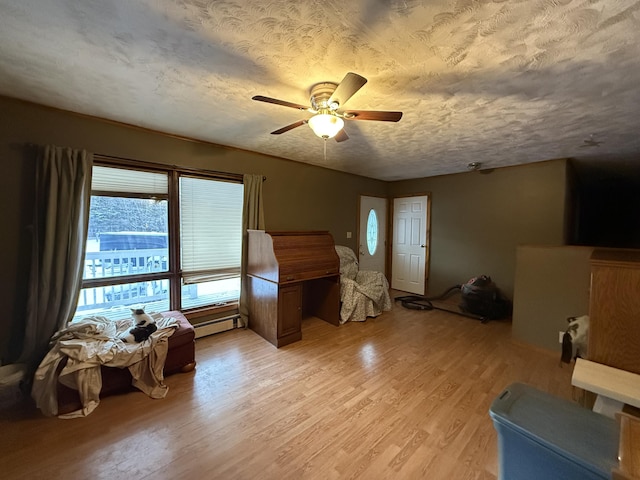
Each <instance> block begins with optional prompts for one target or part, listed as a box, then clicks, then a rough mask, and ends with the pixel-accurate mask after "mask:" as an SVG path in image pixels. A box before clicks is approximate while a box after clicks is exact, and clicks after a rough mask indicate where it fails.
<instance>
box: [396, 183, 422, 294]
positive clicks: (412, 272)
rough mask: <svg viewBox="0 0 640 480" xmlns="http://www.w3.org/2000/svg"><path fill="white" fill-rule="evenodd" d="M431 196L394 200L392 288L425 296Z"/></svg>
mask: <svg viewBox="0 0 640 480" xmlns="http://www.w3.org/2000/svg"><path fill="white" fill-rule="evenodd" d="M428 204H429V197H428V196H426V195H424V196H418V197H403V198H395V199H394V200H393V247H392V252H391V253H392V272H391V288H395V289H397V290H402V291H404V292H410V293H416V294H418V295H424V292H425V283H426V271H427V268H426V267H427V256H428V242H427V239H428V235H427V233H428V220H429V219H428V218H427V217H428V215H427V210H428Z"/></svg>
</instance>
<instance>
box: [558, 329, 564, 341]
mask: <svg viewBox="0 0 640 480" xmlns="http://www.w3.org/2000/svg"><path fill="white" fill-rule="evenodd" d="M562 337H564V332H563V331H562V330H560V331H559V332H558V343H562Z"/></svg>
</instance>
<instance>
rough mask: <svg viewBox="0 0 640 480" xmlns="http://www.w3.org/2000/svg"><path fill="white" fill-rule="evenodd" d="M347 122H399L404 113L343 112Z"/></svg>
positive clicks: (374, 111)
mask: <svg viewBox="0 0 640 480" xmlns="http://www.w3.org/2000/svg"><path fill="white" fill-rule="evenodd" d="M342 113H343V114H344V118H345V119H346V120H378V121H380V122H397V121H399V120H400V119H401V118H402V112H381V111H376V110H347V111H345V112H342Z"/></svg>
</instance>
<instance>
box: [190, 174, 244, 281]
mask: <svg viewBox="0 0 640 480" xmlns="http://www.w3.org/2000/svg"><path fill="white" fill-rule="evenodd" d="M243 194H244V185H242V184H241V183H232V182H223V181H217V180H208V179H201V178H192V177H185V176H183V177H180V234H181V238H180V249H181V252H180V254H181V264H182V276H183V281H184V283H186V284H189V283H200V282H205V281H211V280H220V279H224V278H232V277H238V276H239V275H240V259H241V252H242V203H243Z"/></svg>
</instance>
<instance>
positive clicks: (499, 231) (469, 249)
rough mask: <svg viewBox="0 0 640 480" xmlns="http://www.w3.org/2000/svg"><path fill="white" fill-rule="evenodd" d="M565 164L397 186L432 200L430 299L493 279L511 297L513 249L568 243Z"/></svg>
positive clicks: (399, 191)
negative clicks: (456, 287)
mask: <svg viewBox="0 0 640 480" xmlns="http://www.w3.org/2000/svg"><path fill="white" fill-rule="evenodd" d="M566 176H567V165H566V160H553V161H548V162H540V163H534V164H529V165H525V166H518V167H508V168H499V169H495V170H492V171H488V172H483V171H474V172H465V173H460V174H456V175H444V176H438V177H429V178H421V179H415V180H406V181H398V182H393V183H391V184H390V186H389V195H390V196H391V197H393V196H402V195H407V194H425V193H428V194H430V196H431V239H430V247H431V248H430V253H431V258H430V265H429V280H428V295H436V294H440V293H442V292H444V291H445V290H446V289H447V288H449V287H451V286H453V285H456V284H459V283H464V282H466V281H467V280H469V279H470V278H472V277H474V276H476V275H482V274H484V275H489V276H491V278H492V279H493V280H494V281H495V283H496V285H497V286H498V287H499V288H500V289H501V290H502V291H503V292H504V293H505V294H506V295H507V296H508V297H509V298H513V291H514V279H515V267H516V248H517V246H518V245H522V244H531V245H535V244H542V245H562V244H563V243H564V236H565V235H564V224H565V195H566V193H565V192H566Z"/></svg>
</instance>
